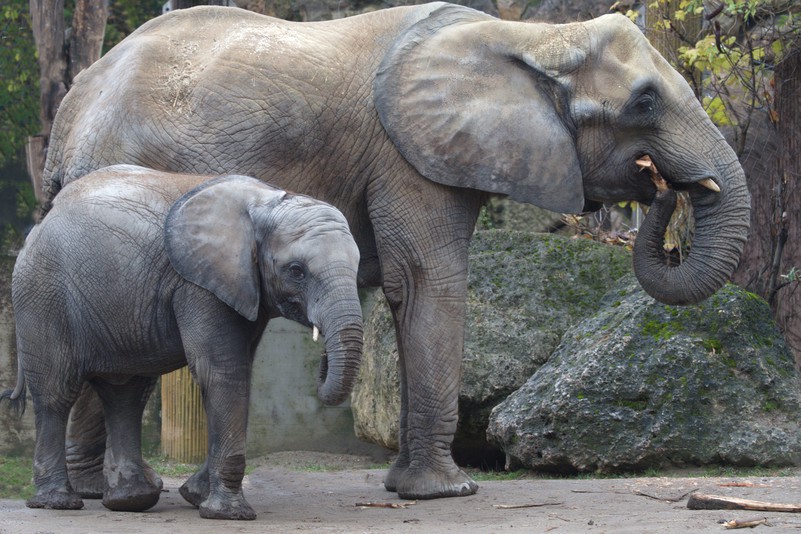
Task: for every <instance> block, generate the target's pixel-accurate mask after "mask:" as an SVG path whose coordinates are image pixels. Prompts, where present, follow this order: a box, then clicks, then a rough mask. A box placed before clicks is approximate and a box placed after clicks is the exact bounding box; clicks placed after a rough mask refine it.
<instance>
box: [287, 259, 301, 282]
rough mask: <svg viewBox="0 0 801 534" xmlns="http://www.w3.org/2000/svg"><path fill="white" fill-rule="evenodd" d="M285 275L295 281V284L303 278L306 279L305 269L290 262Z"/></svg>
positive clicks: (299, 264) (298, 264)
mask: <svg viewBox="0 0 801 534" xmlns="http://www.w3.org/2000/svg"><path fill="white" fill-rule="evenodd" d="M286 270H287V273H288V274H289V277H290V278H292V279H293V280H295V281H296V282H300V281H301V280H303V279H304V278H306V268H305V267H304V266H303V264H302V263H300V262H292V263H290V264H289V266H288V267H287V269H286Z"/></svg>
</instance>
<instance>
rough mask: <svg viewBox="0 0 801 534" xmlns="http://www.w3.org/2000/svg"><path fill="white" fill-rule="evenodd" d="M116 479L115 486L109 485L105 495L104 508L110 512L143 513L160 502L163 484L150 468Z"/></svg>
mask: <svg viewBox="0 0 801 534" xmlns="http://www.w3.org/2000/svg"><path fill="white" fill-rule="evenodd" d="M116 479H117V480H116V483H115V484H114V486H111V485H109V486H108V487H107V488H106V491H105V492H104V493H103V506H105V507H106V508H108V509H109V510H114V511H117V512H142V511H144V510H147V509H148V508H152V507H153V506H155V505H156V503H157V502H159V497H160V496H161V488H162V486H163V484H162V482H161V479H160V478H159V477H158V475H156V473H155V471H153V470H152V469H150V468H149V467H148V468H147V469H144V470H142V471H140V472H138V473H133V474H129V475H127V476H118V477H116Z"/></svg>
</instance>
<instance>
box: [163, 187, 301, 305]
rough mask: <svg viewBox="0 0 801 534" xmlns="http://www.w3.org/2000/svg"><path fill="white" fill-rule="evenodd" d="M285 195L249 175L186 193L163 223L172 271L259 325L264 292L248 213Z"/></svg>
mask: <svg viewBox="0 0 801 534" xmlns="http://www.w3.org/2000/svg"><path fill="white" fill-rule="evenodd" d="M284 194H285V193H284V192H283V191H280V190H276V189H274V188H272V187H269V186H267V185H266V184H263V183H261V182H259V181H258V180H255V179H254V178H248V177H246V176H224V177H221V178H215V179H213V180H209V181H208V182H204V183H203V184H201V185H199V186H198V187H196V188H195V189H193V190H192V191H189V192H188V193H186V194H185V195H183V196H182V197H181V198H179V199H178V200H177V201H176V202H175V204H173V206H172V207H171V208H170V211H169V213H168V214H167V219H166V221H165V224H164V238H165V246H166V249H167V256H168V257H169V259H170V263H171V264H172V266H173V268H174V269H175V270H176V271H177V272H178V274H180V275H181V276H182V277H184V278H185V279H187V280H189V281H190V282H192V283H194V284H197V285H199V286H200V287H202V288H204V289H207V290H209V291H211V292H212V293H214V295H215V296H216V297H217V298H219V299H220V300H221V301H223V302H225V303H226V304H227V305H229V306H230V307H232V308H233V309H235V310H236V311H237V312H238V313H239V314H240V315H242V316H243V317H245V318H247V319H248V320H250V321H255V320H256V317H257V316H258V312H259V298H260V293H261V291H260V281H259V280H260V278H259V270H258V263H257V254H256V246H257V245H256V237H257V236H256V229H255V228H254V225H253V222H252V218H251V215H250V212H251V209H252V208H253V207H254V206H258V205H263V204H266V203H271V202H277V201H278V200H280V198H281V197H283V195H284Z"/></svg>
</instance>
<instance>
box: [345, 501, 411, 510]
mask: <svg viewBox="0 0 801 534" xmlns="http://www.w3.org/2000/svg"><path fill="white" fill-rule="evenodd" d="M414 504H417V501H409V502H357V503H356V504H355V505H354V506H358V507H359V508H395V509H401V508H408V507H409V506H412V505H414Z"/></svg>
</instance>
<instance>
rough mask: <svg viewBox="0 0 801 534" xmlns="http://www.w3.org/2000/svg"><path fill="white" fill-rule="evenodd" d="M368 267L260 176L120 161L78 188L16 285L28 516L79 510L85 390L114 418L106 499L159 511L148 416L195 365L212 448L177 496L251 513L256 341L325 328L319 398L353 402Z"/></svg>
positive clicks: (323, 214) (336, 226)
mask: <svg viewBox="0 0 801 534" xmlns="http://www.w3.org/2000/svg"><path fill="white" fill-rule="evenodd" d="M358 266H359V251H358V248H357V246H356V243H355V242H354V240H353V237H352V236H351V233H350V231H349V229H348V223H347V221H346V220H345V217H344V216H343V215H342V213H340V212H339V211H337V210H336V209H335V208H333V207H332V206H330V205H328V204H325V203H323V202H319V201H316V200H313V199H311V198H309V197H306V196H302V195H295V194H290V193H286V192H284V191H280V190H277V189H275V188H272V187H270V186H267V185H265V184H264V183H262V182H259V181H257V180H255V179H253V178H248V177H244V176H223V177H218V178H211V177H208V176H206V177H198V176H189V175H174V174H170V175H167V174H166V173H162V172H157V171H153V170H150V169H143V168H141V167H134V166H128V165H120V166H114V167H108V168H105V169H101V170H99V171H95V172H93V173H91V174H89V175H87V176H86V177H84V178H82V179H81V180H77V181H76V182H74V183H72V184H70V185H69V186H68V187H66V188H65V189H64V190H63V191H62V192H60V193H59V195H58V197H57V198H56V201H55V205H54V207H53V209H52V211H51V212H50V213H49V214H48V215H47V217H45V219H44V220H43V221H42V222H41V223H40V224H39V225H37V226H36V227H35V228H34V229H33V231H32V232H31V234H30V236H29V237H28V239H27V241H26V243H25V247H24V248H23V250H22V252H21V253H20V255H19V257H18V258H17V262H16V266H15V268H14V275H13V283H12V299H13V305H14V311H15V316H16V323H17V351H18V355H19V369H20V371H19V377H18V380H17V386H16V388H15V390H14V391H13V392H6V393H5V394H3V397H5V398H10V399H11V400H12V401H14V403H15V404H16V406H17V407H22V406H24V402H25V389H26V385H27V388H28V389H29V390H30V392H31V396H32V398H33V405H34V410H35V416H36V449H35V453H34V481H35V484H36V489H37V493H36V495H35V496H34V497H33V498H31V499H30V500H29V501H28V503H27V504H28V506H29V507H32V508H42V507H44V508H58V509H79V508H81V507H82V506H83V502H82V501H81V498H80V496H79V495H78V494H77V493H76V492H75V491H74V490H73V489H72V487H71V486H70V482H69V480H68V477H67V469H66V465H65V450H64V449H65V430H66V425H67V417H68V414H69V412H70V408H71V407H72V405H73V403H74V402H75V400H76V398H77V397H78V394H79V392H80V391H81V388H82V386H83V385H84V383H85V382H88V383H89V384H91V386H92V387H93V388H94V389H95V390H96V391H97V393H98V394H99V396H100V398H101V399H102V402H103V405H104V410H105V414H106V427H107V431H108V442H107V448H106V456H105V463H104V469H103V471H104V476H105V480H106V487H105V491H104V494H103V504H104V505H105V506H106V507H108V508H110V509H112V510H130V511H139V510H145V509H147V508H150V507H151V506H153V505H154V504H156V502H157V501H158V498H159V493H160V488H161V480H160V479H159V478H158V476H157V475H156V474H155V472H154V471H153V470H152V469H151V468H150V467H149V466H148V465H147V464H146V463H145V462H144V461H143V459H142V456H141V451H140V438H141V418H142V412H143V410H144V406H145V402H146V400H147V398H148V396H149V394H150V392H151V390H152V389H153V386H154V384H155V382H156V380H157V378H158V376H159V375H161V374H164V373H167V372H169V371H172V370H174V369H177V368H179V367H181V366H183V365H186V364H188V365H189V368H190V369H191V371H192V375H193V376H194V378H195V380H196V381H197V382H198V384H199V385H200V389H201V391H202V394H203V403H204V406H205V409H206V413H207V415H208V427H209V450H208V457H207V460H206V463H205V464H204V465H203V467H202V468H201V469H200V470H199V471H198V472H197V473H195V475H193V476H192V477H191V478H190V479H189V480H188V481H187V482H186V483H185V484H184V485H183V487H182V488H181V494H182V495H183V496H184V498H186V499H187V500H188V501H189V502H190V503H192V504H193V505H195V506H197V507H199V509H200V515H201V516H202V517H205V518H224V519H253V518H255V513H254V511H253V509H252V508H251V507H250V505H249V504H248V503H247V501H246V500H245V497H244V495H243V493H242V477H243V475H244V471H245V431H246V424H247V417H248V399H249V391H250V378H251V368H252V362H253V353H254V350H255V347H256V345H257V343H258V342H259V338H260V337H261V334H262V332H263V331H264V328H265V326H266V325H267V321H269V320H270V319H271V318H273V317H278V316H283V317H286V318H288V319H292V320H294V321H297V322H299V323H301V324H303V325H306V326H309V327H313V328H314V330H315V331H317V330H319V333H320V334H322V335H323V336H324V337H325V355H324V356H323V358H322V361H321V364H320V377H319V379H318V388H317V392H318V395H319V397H320V399H321V400H322V401H323V402H324V403H325V404H329V405H333V404H338V403H341V402H342V401H344V400H345V398H346V397H347V395H348V393H349V392H350V390H351V387H352V386H353V383H354V380H355V378H356V374H357V371H358V367H359V362H360V359H361V351H362V335H363V334H362V316H361V308H360V306H359V298H358V295H357V288H356V273H357V269H358ZM315 337H316V332H315ZM0 398H2V397H0Z"/></svg>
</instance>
